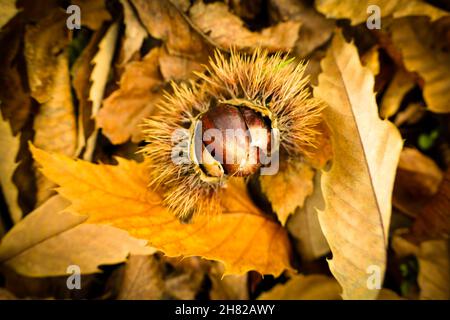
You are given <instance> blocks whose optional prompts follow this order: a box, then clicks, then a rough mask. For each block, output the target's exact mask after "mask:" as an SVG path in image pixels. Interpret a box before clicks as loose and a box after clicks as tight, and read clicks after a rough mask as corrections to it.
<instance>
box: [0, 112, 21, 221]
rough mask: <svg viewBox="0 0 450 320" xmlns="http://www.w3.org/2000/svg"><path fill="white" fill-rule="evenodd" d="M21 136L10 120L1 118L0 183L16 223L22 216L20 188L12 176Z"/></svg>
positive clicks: (15, 166)
mask: <svg viewBox="0 0 450 320" xmlns="http://www.w3.org/2000/svg"><path fill="white" fill-rule="evenodd" d="M19 147H20V136H17V137H14V136H13V134H12V132H11V128H10V126H9V124H8V121H4V120H2V119H1V118H0V150H2V152H1V154H0V185H1V189H2V192H3V195H4V197H5V201H6V203H7V204H8V209H9V213H10V215H11V218H12V220H13V222H14V223H16V222H18V221H19V220H20V219H21V218H22V210H21V209H20V207H19V204H18V202H17V201H18V199H17V197H18V195H19V193H18V190H17V187H16V185H15V184H14V182H13V181H12V177H13V174H14V171H15V170H16V168H17V163H16V157H17V154H18V153H19Z"/></svg>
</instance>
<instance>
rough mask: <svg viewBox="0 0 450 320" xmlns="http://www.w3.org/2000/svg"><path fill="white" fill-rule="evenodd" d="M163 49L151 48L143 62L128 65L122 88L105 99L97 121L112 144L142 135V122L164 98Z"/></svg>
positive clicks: (122, 78) (123, 75)
mask: <svg viewBox="0 0 450 320" xmlns="http://www.w3.org/2000/svg"><path fill="white" fill-rule="evenodd" d="M160 52H161V49H160V48H154V49H152V50H151V51H150V52H149V53H148V54H147V55H146V56H145V57H144V58H143V60H142V61H133V62H130V63H129V64H127V66H126V67H125V71H124V73H123V74H122V77H121V78H120V87H119V89H117V90H116V91H114V92H113V93H112V94H111V95H110V96H109V97H108V98H106V99H105V100H104V101H103V107H102V108H101V109H100V110H99V112H98V114H97V117H96V121H97V126H98V127H99V128H102V133H103V134H104V135H105V136H106V137H108V139H109V140H110V141H111V142H112V143H113V144H121V143H124V142H126V141H127V140H128V139H129V138H130V137H131V138H132V140H133V141H139V140H140V139H141V138H140V137H141V134H142V133H141V128H140V127H139V124H140V123H141V121H142V120H143V119H144V118H146V117H148V116H149V115H151V114H152V112H153V110H154V109H155V104H156V103H157V101H158V100H159V99H160V98H161V97H162V92H161V90H160V89H161V87H162V86H163V83H164V82H163V79H162V78H161V75H160V72H159V64H158V61H159V56H160Z"/></svg>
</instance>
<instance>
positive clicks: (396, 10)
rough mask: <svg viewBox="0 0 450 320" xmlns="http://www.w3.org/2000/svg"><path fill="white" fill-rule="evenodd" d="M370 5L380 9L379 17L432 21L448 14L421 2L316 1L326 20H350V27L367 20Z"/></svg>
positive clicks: (388, 0) (384, 0)
mask: <svg viewBox="0 0 450 320" xmlns="http://www.w3.org/2000/svg"><path fill="white" fill-rule="evenodd" d="M371 5H376V6H378V7H379V8H380V15H381V17H388V16H393V17H394V18H400V17H405V16H428V17H430V18H431V19H432V20H437V19H439V18H442V17H444V16H448V12H446V11H444V10H441V9H438V8H436V7H433V6H432V5H429V4H428V3H426V2H425V1H421V0H347V1H342V0H316V8H317V10H319V11H320V12H322V13H323V14H324V15H326V16H327V17H328V18H334V19H350V20H351V23H352V25H356V24H359V23H362V22H365V21H366V20H367V18H368V17H369V16H370V15H371V14H372V13H373V12H372V11H370V12H369V13H368V12H367V10H368V8H369V6H371ZM381 17H380V18H381Z"/></svg>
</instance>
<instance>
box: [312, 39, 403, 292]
mask: <svg viewBox="0 0 450 320" xmlns="http://www.w3.org/2000/svg"><path fill="white" fill-rule="evenodd" d="M321 66H322V70H323V73H322V74H320V75H319V85H318V87H315V88H314V94H315V96H317V97H319V98H322V99H323V100H324V101H325V102H327V103H328V105H329V107H328V108H326V109H325V110H324V117H325V119H326V121H327V124H328V125H329V127H330V129H331V132H332V134H331V140H332V145H333V155H334V156H333V163H332V167H331V169H330V170H329V171H325V172H323V175H322V183H321V184H322V191H323V197H324V200H325V209H324V210H323V211H320V212H319V221H320V225H321V226H322V230H323V232H324V235H325V237H326V239H327V240H328V243H329V245H330V248H331V252H332V253H333V259H332V260H329V261H328V262H329V266H330V270H331V272H332V273H333V275H334V276H335V277H336V279H337V280H338V282H339V283H340V285H341V286H342V288H343V298H344V299H375V298H376V297H377V295H378V290H370V289H369V288H368V286H367V279H368V274H367V270H368V268H369V267H370V266H377V267H378V268H379V271H380V275H384V272H385V268H386V248H387V237H388V230H389V221H390V215H391V194H392V188H393V184H394V177H395V169H396V167H397V163H398V158H399V156H400V151H401V148H402V139H401V136H400V134H399V132H398V130H397V129H396V128H395V126H394V125H392V124H391V123H390V122H388V121H382V120H380V119H379V118H378V107H377V104H376V100H375V94H374V92H373V87H374V77H373V75H372V73H371V72H370V71H369V70H368V69H367V68H365V67H362V65H361V63H360V60H359V56H358V52H357V50H356V47H355V46H354V45H353V44H349V43H346V42H345V40H344V38H343V36H342V34H341V33H340V32H338V33H337V34H336V35H335V37H334V38H333V42H332V44H331V47H330V48H329V50H328V52H327V55H326V57H325V58H324V59H323V60H322V63H321ZM355 191H357V193H358V196H357V197H355V194H354V192H355Z"/></svg>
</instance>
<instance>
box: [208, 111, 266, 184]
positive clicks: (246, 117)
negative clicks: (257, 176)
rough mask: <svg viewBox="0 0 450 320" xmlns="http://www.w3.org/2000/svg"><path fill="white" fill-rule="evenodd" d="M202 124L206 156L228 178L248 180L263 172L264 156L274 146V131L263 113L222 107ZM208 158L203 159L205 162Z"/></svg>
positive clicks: (210, 114) (209, 113) (210, 113)
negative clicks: (216, 164)
mask: <svg viewBox="0 0 450 320" xmlns="http://www.w3.org/2000/svg"><path fill="white" fill-rule="evenodd" d="M200 120H201V123H202V137H203V141H202V142H203V145H204V148H203V150H204V151H203V152H209V153H210V154H211V156H212V157H213V158H214V159H215V160H216V161H217V162H219V163H220V164H221V165H222V167H223V171H224V173H225V174H226V175H233V176H239V177H244V176H248V175H251V174H253V173H255V172H256V171H257V170H258V169H259V167H260V166H261V162H260V152H266V151H267V150H269V146H270V129H269V126H268V125H267V123H266V122H265V121H264V119H263V116H262V115H261V114H260V113H258V112H256V111H254V110H252V109H250V108H247V107H241V106H239V107H238V106H233V105H229V104H218V105H217V106H215V107H212V108H211V109H209V110H208V111H207V112H206V113H204V114H203V115H202V116H201V117H200ZM256 129H262V130H256ZM261 133H262V135H264V136H265V137H264V138H263V139H260V137H261ZM207 157H209V155H207V156H206V157H205V155H203V159H204V158H207ZM206 171H208V170H206ZM206 173H207V174H210V175H213V176H214V175H216V174H214V173H212V172H211V173H209V172H206Z"/></svg>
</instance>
